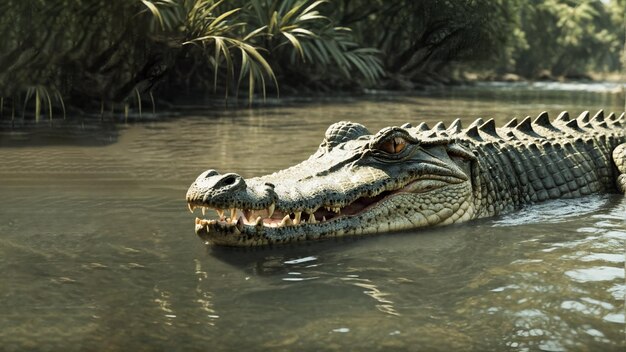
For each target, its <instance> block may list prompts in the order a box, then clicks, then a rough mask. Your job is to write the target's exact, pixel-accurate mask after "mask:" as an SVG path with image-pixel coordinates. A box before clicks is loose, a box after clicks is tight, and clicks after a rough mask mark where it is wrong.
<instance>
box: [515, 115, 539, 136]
mask: <svg viewBox="0 0 626 352" xmlns="http://www.w3.org/2000/svg"><path fill="white" fill-rule="evenodd" d="M515 129H516V130H518V131H520V132H522V133H525V134H532V133H534V132H535V131H534V130H533V126H532V123H531V122H530V116H526V118H524V119H523V120H522V122H520V123H519V124H517V126H515Z"/></svg>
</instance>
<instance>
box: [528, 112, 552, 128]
mask: <svg viewBox="0 0 626 352" xmlns="http://www.w3.org/2000/svg"><path fill="white" fill-rule="evenodd" d="M533 124H534V125H537V126H541V127H543V128H547V129H554V126H552V123H550V116H549V115H548V112H547V111H544V112H542V113H541V114H539V116H537V118H536V119H535V121H533Z"/></svg>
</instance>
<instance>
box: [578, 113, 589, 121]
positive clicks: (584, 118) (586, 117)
mask: <svg viewBox="0 0 626 352" xmlns="http://www.w3.org/2000/svg"><path fill="white" fill-rule="evenodd" d="M576 120H578V121H579V122H582V123H583V124H585V123H587V122H589V111H583V112H582V113H581V114H580V115H578V117H577V118H576Z"/></svg>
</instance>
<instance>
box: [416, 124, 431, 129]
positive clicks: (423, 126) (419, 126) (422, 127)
mask: <svg viewBox="0 0 626 352" xmlns="http://www.w3.org/2000/svg"><path fill="white" fill-rule="evenodd" d="M415 129H417V130H418V131H429V130H430V127H428V125H427V124H426V122H422V123H420V124H419V125H417V127H415Z"/></svg>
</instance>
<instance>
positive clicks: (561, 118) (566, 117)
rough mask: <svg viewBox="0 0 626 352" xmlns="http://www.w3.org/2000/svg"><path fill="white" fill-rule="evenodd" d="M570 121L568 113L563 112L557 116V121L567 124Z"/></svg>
mask: <svg viewBox="0 0 626 352" xmlns="http://www.w3.org/2000/svg"><path fill="white" fill-rule="evenodd" d="M569 120H570V117H569V113H568V112H567V111H563V112H561V113H560V114H559V116H557V118H556V120H555V121H560V122H567V121H569Z"/></svg>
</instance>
